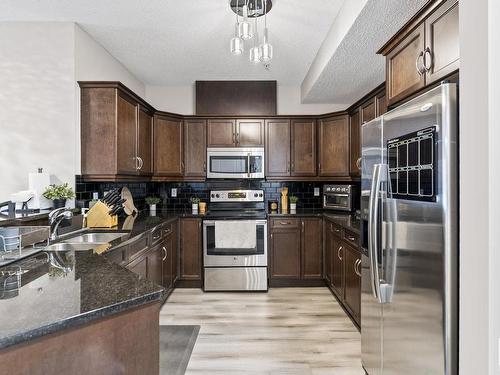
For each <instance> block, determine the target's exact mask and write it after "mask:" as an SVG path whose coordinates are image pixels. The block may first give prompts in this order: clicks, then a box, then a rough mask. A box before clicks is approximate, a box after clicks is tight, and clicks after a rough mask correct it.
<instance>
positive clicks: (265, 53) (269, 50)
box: [259, 28, 273, 62]
mask: <svg viewBox="0 0 500 375" xmlns="http://www.w3.org/2000/svg"><path fill="white" fill-rule="evenodd" d="M259 49H260V61H262V62H269V61H271V60H272V58H273V46H272V45H271V44H270V43H269V41H268V36H267V28H266V29H264V39H263V43H262V44H261V45H260V47H259Z"/></svg>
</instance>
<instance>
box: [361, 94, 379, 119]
mask: <svg viewBox="0 0 500 375" xmlns="http://www.w3.org/2000/svg"><path fill="white" fill-rule="evenodd" d="M375 117H376V102H375V97H373V98H371V99H370V100H369V101H368V102H366V103H364V104H362V105H361V124H366V123H367V122H369V121H371V120H373V119H374V118H375Z"/></svg>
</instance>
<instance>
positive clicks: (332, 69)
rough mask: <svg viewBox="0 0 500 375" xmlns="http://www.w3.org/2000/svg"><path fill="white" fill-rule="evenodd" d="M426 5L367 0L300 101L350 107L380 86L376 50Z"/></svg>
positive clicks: (381, 65) (381, 66)
mask: <svg viewBox="0 0 500 375" xmlns="http://www.w3.org/2000/svg"><path fill="white" fill-rule="evenodd" d="M427 2H428V0H368V1H367V3H366V5H365V6H364V8H363V9H362V10H361V12H360V13H359V15H358V17H357V18H356V20H355V21H354V23H353V25H352V26H351V28H350V29H349V31H348V32H347V34H346V36H345V37H344V38H343V39H342V42H341V43H340V44H339V45H338V47H337V48H336V49H335V50H334V51H332V52H331V53H332V55H331V58H330V60H329V61H328V63H327V64H326V66H325V67H324V68H323V70H322V72H321V74H320V75H319V76H318V77H317V79H316V81H315V82H314V84H313V85H312V86H311V88H310V89H309V90H308V91H307V92H302V95H303V96H302V101H303V102H304V103H354V102H355V101H356V100H358V99H360V98H361V97H362V96H364V95H365V94H366V93H368V92H369V91H370V90H373V89H374V88H375V87H377V85H379V84H381V83H382V82H384V80H385V59H384V58H383V57H382V56H381V55H377V54H376V52H377V50H378V49H379V48H380V47H382V45H384V44H385V42H387V41H388V40H389V38H390V37H391V36H392V35H394V34H395V33H396V32H397V31H398V30H399V29H400V28H401V27H402V26H403V25H404V24H405V23H406V22H407V21H408V20H409V19H410V18H411V17H412V16H413V15H414V14H415V13H417V11H418V10H419V9H420V8H421V7H422V6H423V5H424V4H425V3H427ZM339 17H340V15H339Z"/></svg>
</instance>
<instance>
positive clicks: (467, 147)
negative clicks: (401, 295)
mask: <svg viewBox="0 0 500 375" xmlns="http://www.w3.org/2000/svg"><path fill="white" fill-rule="evenodd" d="M499 17H500V6H499V2H498V0H461V1H460V65H461V67H460V159H461V160H460V173H461V175H460V211H461V212H460V350H459V361H460V365H459V368H460V373H461V374H464V375H465V374H485V375H486V374H489V375H493V374H500V368H499V365H498V362H499V358H498V350H499V347H498V345H499V343H498V338H499V337H500V330H499V319H500V293H499V291H500V257H499V254H498V251H499V250H500V244H499V237H498V228H500V218H499V217H498V212H500V202H499V197H498V193H499V192H500V176H499V166H498V161H499V160H500V150H499V147H498V139H500V129H499V124H498V119H499V118H500V117H499V116H500V108H499V104H498V103H500V91H499V86H500V76H499V72H498V66H499V64H500V38H499V35H500V26H499V24H498V19H499Z"/></svg>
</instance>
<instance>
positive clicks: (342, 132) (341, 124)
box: [318, 116, 349, 176]
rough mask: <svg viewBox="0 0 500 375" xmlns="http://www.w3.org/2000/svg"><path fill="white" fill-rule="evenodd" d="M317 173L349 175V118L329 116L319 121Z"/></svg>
mask: <svg viewBox="0 0 500 375" xmlns="http://www.w3.org/2000/svg"><path fill="white" fill-rule="evenodd" d="M318 154H319V175H320V176H348V175H349V119H348V117H347V116H338V117H331V118H328V119H323V120H320V123H319V153H318Z"/></svg>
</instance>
